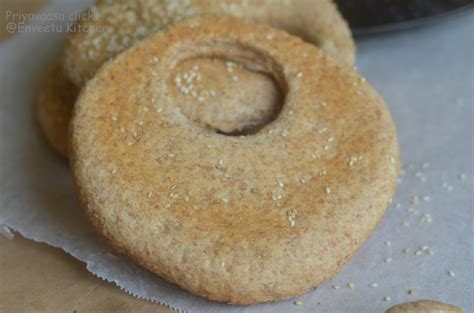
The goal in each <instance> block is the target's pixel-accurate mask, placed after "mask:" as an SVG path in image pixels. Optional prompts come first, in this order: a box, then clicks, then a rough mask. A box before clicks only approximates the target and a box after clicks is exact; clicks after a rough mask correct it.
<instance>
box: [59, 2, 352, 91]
mask: <svg viewBox="0 0 474 313" xmlns="http://www.w3.org/2000/svg"><path fill="white" fill-rule="evenodd" d="M89 12H92V14H93V18H84V19H81V20H79V21H77V22H76V24H75V26H74V27H73V28H72V29H73V30H76V31H73V32H71V33H70V34H69V35H68V37H67V41H66V46H65V53H64V56H65V61H64V68H65V71H66V73H67V75H68V77H69V78H70V79H71V80H72V81H73V82H74V83H75V84H76V85H77V86H82V85H83V84H84V83H85V82H86V81H87V80H88V79H90V78H92V77H93V76H94V74H95V72H96V71H97V69H98V68H99V67H100V66H101V65H102V64H103V63H104V62H106V61H107V60H109V59H110V58H112V57H114V56H115V55H117V54H118V53H120V52H121V51H123V50H125V49H126V48H128V47H130V46H132V45H133V44H134V43H136V42H137V41H139V40H141V39H143V38H145V37H147V36H149V35H150V34H153V33H154V32H156V31H159V30H163V29H165V28H166V27H167V26H168V25H170V24H172V23H174V22H178V21H180V20H182V19H184V18H186V17H189V16H194V15H200V14H218V15H222V14H229V15H232V16H237V17H240V18H245V19H249V20H252V21H255V22H259V23H265V24H269V25H271V26H273V27H275V28H280V29H284V30H286V31H288V32H290V33H292V34H295V35H297V36H300V37H302V38H304V39H305V40H307V41H308V42H310V43H313V44H316V45H318V46H320V47H321V48H322V49H323V50H324V51H326V52H328V53H329V54H331V55H332V56H333V57H335V58H336V59H338V60H340V61H341V62H344V63H346V64H348V65H352V64H353V63H354V59H355V45H354V41H353V39H352V36H351V33H350V30H349V28H348V26H347V24H346V22H345V21H344V19H343V18H342V16H341V15H340V13H339V12H338V10H337V8H336V7H335V5H334V3H333V2H332V1H330V0H298V1H289V0H251V1H240V0H224V1H222V0H132V1H130V0H119V1H117V0H114V1H99V2H98V3H97V4H96V5H95V6H93V7H91V8H90V9H89ZM91 30H95V31H91Z"/></svg>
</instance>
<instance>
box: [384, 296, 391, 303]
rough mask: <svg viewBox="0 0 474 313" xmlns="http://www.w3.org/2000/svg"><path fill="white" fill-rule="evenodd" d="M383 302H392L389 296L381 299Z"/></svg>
mask: <svg viewBox="0 0 474 313" xmlns="http://www.w3.org/2000/svg"><path fill="white" fill-rule="evenodd" d="M383 301H385V302H390V301H392V298H390V297H389V296H385V297H384V298H383Z"/></svg>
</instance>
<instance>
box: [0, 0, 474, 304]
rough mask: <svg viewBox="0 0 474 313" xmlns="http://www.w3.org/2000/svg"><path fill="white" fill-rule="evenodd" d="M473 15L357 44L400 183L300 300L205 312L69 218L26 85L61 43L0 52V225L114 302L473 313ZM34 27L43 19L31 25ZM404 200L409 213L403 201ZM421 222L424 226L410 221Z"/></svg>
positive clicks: (22, 43) (61, 173) (37, 42)
mask: <svg viewBox="0 0 474 313" xmlns="http://www.w3.org/2000/svg"><path fill="white" fill-rule="evenodd" d="M87 4H88V3H85V2H81V1H74V2H73V1H69V2H53V3H52V4H50V5H49V6H48V7H47V8H45V9H44V12H54V13H58V12H64V13H69V12H78V11H80V10H81V9H83V8H84V7H86V6H87ZM473 16H474V15H473V14H472V12H471V13H469V14H466V15H464V16H462V17H459V18H456V19H454V20H451V21H449V22H444V23H440V24H437V25H434V26H431V27H429V28H423V29H418V30H412V31H409V32H400V33H393V34H387V35H384V36H377V37H371V38H365V39H362V40H359V41H358V62H357V63H358V67H359V70H360V71H361V73H363V74H364V75H365V76H366V77H367V79H368V80H369V81H370V82H371V83H372V84H373V85H375V87H376V88H377V89H378V90H379V91H380V93H381V94H383V95H384V96H385V97H386V100H387V103H388V105H389V107H390V110H391V111H392V113H393V117H394V119H395V121H396V124H397V127H398V134H399V141H400V146H401V151H402V159H403V162H404V164H405V165H406V166H405V170H404V171H405V174H403V175H402V176H401V182H400V185H399V188H398V191H397V194H396V197H395V198H394V200H393V207H392V208H391V209H390V210H389V211H388V212H387V214H386V216H385V218H384V220H383V222H382V223H381V225H380V226H379V227H378V229H377V230H376V231H375V233H374V234H373V235H372V237H371V238H370V239H369V241H368V242H367V243H366V244H365V245H364V246H363V247H362V249H361V250H360V251H359V252H358V253H357V255H355V257H354V258H353V259H352V260H351V261H350V262H349V263H348V264H347V265H346V266H345V267H344V269H343V271H342V272H341V273H339V274H338V275H337V276H336V277H335V278H334V279H333V280H332V281H331V282H327V283H325V284H323V285H322V286H321V287H320V288H318V289H316V290H314V291H312V292H310V293H308V294H306V295H303V296H301V297H298V298H296V299H291V300H288V301H283V302H279V303H274V304H263V305H256V306H250V307H241V306H230V305H225V304H219V303H215V302H209V301H206V300H204V299H203V298H200V297H196V296H193V295H191V294H189V293H188V292H186V291H184V290H181V289H180V288H178V287H176V286H174V285H172V284H169V283H166V282H164V281H163V280H161V279H160V278H158V277H157V276H155V275H153V274H151V273H149V272H148V271H146V270H144V269H142V268H141V267H139V266H137V265H135V264H134V263H133V262H131V261H130V260H129V259H128V258H127V257H125V256H121V255H115V254H112V253H111V249H110V248H109V247H108V246H107V245H106V244H105V243H104V242H103V240H102V239H101V238H100V237H99V236H97V235H96V233H95V232H94V231H93V229H92V227H91V226H90V224H89V223H88V221H87V220H86V218H85V216H84V214H82V212H81V211H80V209H79V206H78V200H77V198H76V196H75V194H74V190H73V184H72V179H71V175H70V173H69V169H68V166H67V163H66V162H65V161H64V160H62V159H61V158H60V157H58V156H57V155H56V154H55V153H54V152H52V150H51V149H50V147H49V146H48V144H47V143H46V141H45V139H44V138H43V136H42V134H41V132H40V130H39V128H38V125H37V123H36V121H35V118H34V103H35V97H36V93H37V87H38V84H39V82H40V81H41V80H42V79H44V73H45V72H46V70H47V69H48V68H49V67H50V66H51V63H52V62H51V61H52V60H53V59H54V58H55V56H56V52H57V51H58V48H59V47H60V45H61V41H62V38H63V37H64V33H59V32H52V33H44V32H26V33H20V34H18V35H16V36H14V37H13V38H11V39H10V40H8V41H7V42H5V43H4V44H2V45H0V96H1V98H0V99H1V105H0V157H1V160H0V169H1V180H0V188H1V190H0V225H3V226H4V231H8V230H12V231H15V232H18V233H20V234H22V235H23V236H25V237H27V238H31V239H33V240H36V241H40V242H45V243H47V244H49V245H52V246H55V247H60V248H62V249H63V250H64V251H66V252H67V253H69V254H71V255H72V256H73V257H75V258H77V259H79V260H81V261H84V262H85V263H86V264H87V268H88V270H89V271H90V272H92V273H93V274H95V275H97V276H99V277H101V278H103V279H106V280H108V281H111V282H114V283H115V284H117V285H118V286H119V287H120V288H122V289H123V290H125V291H126V292H129V293H132V294H134V295H136V296H137V297H141V298H145V299H149V300H152V301H156V302H160V303H164V304H167V305H169V306H171V307H173V308H177V309H181V310H188V311H190V312H272V313H275V312H367V313H370V312H374V313H375V312H383V311H384V310H385V309H386V308H387V307H389V306H392V305H394V304H395V303H400V302H405V301H410V300H416V299H426V298H430V299H438V300H441V301H446V302H450V303H453V304H456V305H459V306H461V307H463V308H464V309H465V310H466V312H474V305H473V302H472V296H473V295H474V293H473V287H472V285H473V284H472V281H473V279H474V277H473V276H474V275H473V254H472V251H473V211H472V174H473V173H472V160H473V159H472V154H473V151H472V148H473V129H472V120H473V119H472V117H473V115H472V113H473V112H472V107H473V98H474V97H473V86H474V74H473V67H474V61H473V56H474V41H473V36H474V21H473ZM42 23H50V21H37V22H34V23H33V25H35V24H42ZM55 23H57V24H61V25H64V23H65V22H55ZM427 162H428V163H429V164H428V163H427ZM423 177H424V178H423ZM422 180H426V182H424V183H423V182H422ZM412 196H418V197H419V198H420V199H419V203H416V204H412V203H410V201H411V200H410V199H411V197H412ZM423 196H429V197H430V199H429V200H430V201H424V200H423ZM425 199H426V200H428V199H427V198H425ZM414 202H416V201H414ZM398 203H399V204H400V205H397V204H398ZM398 206H399V207H398ZM410 208H416V210H417V211H416V212H410V210H409V209H410ZM411 211H413V210H411ZM426 213H429V214H430V215H431V218H432V222H431V223H422V222H421V219H423V216H424V214H426ZM427 219H429V218H428V217H427V216H425V217H424V221H425V222H426V221H427ZM404 221H405V222H408V223H409V226H403V225H402V223H403V222H404ZM387 241H389V242H390V243H388V242H387ZM425 245H426V246H428V247H431V248H432V249H433V254H432V255H430V254H428V252H429V251H430V249H428V248H427V247H425V250H423V251H422V253H421V255H416V254H415V251H417V250H418V249H420V248H421V247H422V246H425ZM404 248H409V249H410V252H409V255H405V254H404V253H403V249H404ZM386 258H392V259H391V262H389V263H387V262H386V261H385V259H386ZM448 271H452V272H453V273H454V274H455V276H454V277H452V276H450V275H448ZM350 282H352V283H353V284H354V288H352V289H351V288H348V287H347V286H346V285H347V284H348V283H350ZM372 283H377V284H378V286H377V287H376V288H371V287H369V284H372ZM332 285H338V286H340V288H338V289H335V288H332ZM410 288H412V289H413V290H414V295H409V294H408V293H407V290H408V289H410ZM386 296H389V297H390V298H391V301H384V297H386ZM295 300H300V301H301V302H302V303H303V305H302V306H297V305H295V304H294V301H295Z"/></svg>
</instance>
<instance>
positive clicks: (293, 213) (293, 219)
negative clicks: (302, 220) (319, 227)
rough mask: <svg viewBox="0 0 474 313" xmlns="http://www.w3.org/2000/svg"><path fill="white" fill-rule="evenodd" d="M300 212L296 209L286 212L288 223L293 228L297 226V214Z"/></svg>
mask: <svg viewBox="0 0 474 313" xmlns="http://www.w3.org/2000/svg"><path fill="white" fill-rule="evenodd" d="M297 213H298V211H296V209H290V210H287V211H286V216H287V218H288V223H289V224H290V226H291V227H294V226H295V224H296V214H297Z"/></svg>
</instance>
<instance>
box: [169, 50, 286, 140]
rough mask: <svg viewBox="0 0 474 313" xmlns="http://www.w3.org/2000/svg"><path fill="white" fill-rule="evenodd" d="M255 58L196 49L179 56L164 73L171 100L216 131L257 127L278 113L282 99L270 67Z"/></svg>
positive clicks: (252, 130)
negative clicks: (196, 52)
mask: <svg viewBox="0 0 474 313" xmlns="http://www.w3.org/2000/svg"><path fill="white" fill-rule="evenodd" d="M242 50H245V49H242ZM185 54H186V53H185ZM246 54H249V53H248V51H246V53H244V55H246ZM249 55H252V53H250V54H249ZM237 59H238V58H237ZM257 59H258V57H257V56H251V57H250V58H248V57H246V58H245V60H244V62H239V61H238V60H235V59H234V60H231V59H230V58H225V57H224V56H221V55H217V56H215V55H212V54H211V55H210V56H206V55H199V53H198V55H197V56H190V57H187V58H185V59H184V60H182V61H179V62H177V64H176V66H175V67H174V68H173V70H172V71H171V73H170V75H169V78H168V88H169V91H170V94H171V96H172V98H173V103H175V105H176V106H177V107H178V109H179V110H180V112H181V113H182V114H184V115H185V116H186V117H188V118H189V119H190V120H192V121H194V122H196V123H198V124H199V125H201V126H203V127H206V128H210V129H213V130H215V131H216V132H218V133H221V134H224V135H231V136H235V135H249V134H253V133H256V132H257V131H258V130H260V129H261V128H262V127H264V126H265V125H267V124H268V123H270V122H272V121H273V120H275V119H276V118H277V116H278V114H279V113H280V111H281V109H282V105H283V100H284V90H282V88H280V86H279V83H278V82H277V81H276V79H275V78H276V77H274V75H273V73H272V72H273V69H271V68H268V64H259V63H258V60H257Z"/></svg>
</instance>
